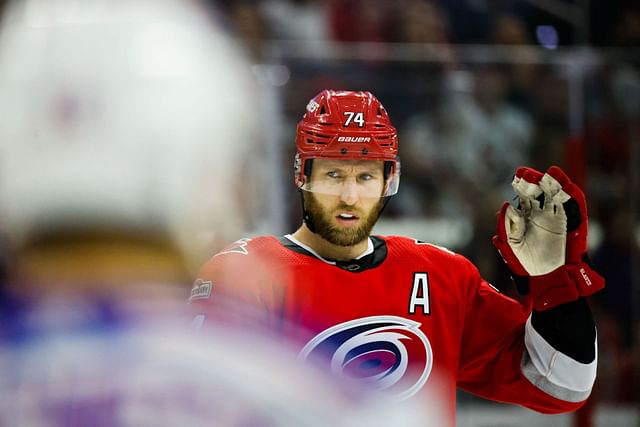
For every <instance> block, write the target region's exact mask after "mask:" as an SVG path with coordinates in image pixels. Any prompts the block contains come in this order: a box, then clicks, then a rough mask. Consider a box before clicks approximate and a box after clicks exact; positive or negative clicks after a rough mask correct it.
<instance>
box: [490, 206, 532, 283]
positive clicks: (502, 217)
mask: <svg viewBox="0 0 640 427" xmlns="http://www.w3.org/2000/svg"><path fill="white" fill-rule="evenodd" d="M524 224H525V219H524V217H523V216H522V213H521V212H520V211H518V210H516V209H514V208H513V206H511V205H510V204H509V203H508V202H504V203H503V205H502V207H501V208H500V211H499V212H498V224H497V227H496V235H495V236H493V239H492V241H493V245H494V246H495V247H496V249H498V252H499V253H500V255H501V256H502V259H503V260H504V261H505V263H507V265H508V266H509V269H511V271H513V272H514V273H515V274H518V275H523V276H525V275H528V274H529V273H528V272H527V270H526V269H525V268H524V266H523V265H522V264H521V263H520V260H519V259H518V256H517V255H516V254H515V252H514V247H516V246H518V245H519V244H521V242H522V239H523V238H524ZM512 233H514V234H513V235H512ZM518 239H519V242H514V240H518Z"/></svg>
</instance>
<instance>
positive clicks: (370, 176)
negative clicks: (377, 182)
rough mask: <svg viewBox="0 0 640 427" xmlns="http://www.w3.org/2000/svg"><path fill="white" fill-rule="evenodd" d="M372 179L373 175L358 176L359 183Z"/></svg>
mask: <svg viewBox="0 0 640 427" xmlns="http://www.w3.org/2000/svg"><path fill="white" fill-rule="evenodd" d="M372 179H373V175H369V174H368V173H363V174H362V175H360V180H361V181H371V180H372Z"/></svg>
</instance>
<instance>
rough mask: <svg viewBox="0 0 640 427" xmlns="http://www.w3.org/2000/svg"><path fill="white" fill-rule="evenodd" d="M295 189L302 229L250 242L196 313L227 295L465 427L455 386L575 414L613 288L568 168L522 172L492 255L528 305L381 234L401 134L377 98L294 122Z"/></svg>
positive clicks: (204, 290) (214, 274) (339, 363)
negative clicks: (602, 292)
mask: <svg viewBox="0 0 640 427" xmlns="http://www.w3.org/2000/svg"><path fill="white" fill-rule="evenodd" d="M296 148H297V153H296V157H295V166H294V180H295V184H296V185H297V187H298V188H299V190H300V194H301V197H302V203H303V215H304V218H303V224H302V225H301V226H300V228H298V230H296V231H295V232H294V233H292V234H287V235H285V236H282V237H275V236H263V237H255V238H250V239H242V240H239V241H237V242H236V243H235V244H233V245H231V246H229V247H228V248H226V249H225V250H223V251H222V252H220V253H218V254H216V255H215V256H213V257H212V258H211V259H210V261H209V262H208V263H206V264H205V265H204V266H203V268H202V269H201V272H200V276H199V278H198V279H197V280H196V282H195V284H194V288H193V291H192V296H191V300H192V302H194V303H195V305H197V306H198V307H199V309H200V315H199V318H200V320H201V321H205V319H206V316H208V315H211V312H215V306H216V300H217V298H223V297H224V296H228V295H233V296H235V297H236V298H239V299H240V300H242V301H245V302H249V303H252V304H254V305H255V306H257V307H260V308H261V309H262V310H263V311H262V312H263V316H264V317H263V318H262V319H261V320H262V321H263V322H265V323H266V324H267V325H269V327H271V328H274V329H276V330H280V331H282V333H288V331H289V330H290V328H289V326H290V325H291V324H294V325H299V326H302V327H303V328H304V329H303V332H299V330H298V329H295V330H296V334H295V335H296V336H295V337H294V338H293V339H294V340H295V341H296V342H297V345H298V346H299V357H300V358H302V359H305V360H309V361H312V362H314V363H317V364H319V365H320V366H322V367H324V368H325V369H327V370H328V371H331V372H333V373H335V374H337V375H341V376H344V377H347V378H350V379H352V380H354V381H360V382H364V383H366V384H367V385H368V386H369V387H374V388H378V389H381V390H384V391H385V393H387V395H388V396H391V397H393V398H398V399H406V398H412V399H424V400H422V401H424V402H428V401H429V400H431V399H433V398H434V397H440V398H441V402H446V409H445V411H446V413H447V414H448V417H447V418H448V419H449V422H451V423H454V421H453V420H455V399H456V388H461V389H464V390H466V391H468V392H471V393H473V394H476V395H478V396H481V397H484V398H487V399H491V400H495V401H499V402H508V403H514V404H519V405H523V406H525V407H527V408H530V409H533V410H536V411H539V412H543V413H560V412H567V411H573V410H575V409H577V408H579V407H580V406H581V405H582V404H583V403H584V402H585V400H586V399H587V398H588V396H589V394H590V392H591V389H592V386H593V383H594V380H595V375H596V364H597V346H596V330H595V325H594V321H593V318H592V315H591V312H590V309H589V306H588V304H587V302H586V300H585V298H584V297H585V296H587V295H590V294H592V293H594V292H596V291H597V290H599V289H601V288H602V287H603V286H604V282H603V280H602V279H601V277H600V276H598V275H597V273H595V272H594V271H593V270H592V269H591V268H590V267H589V264H588V262H587V259H586V241H587V210H586V203H585V198H584V195H583V193H582V191H581V190H580V189H579V188H578V187H577V186H576V185H575V184H573V183H572V182H571V181H570V180H569V178H568V177H567V176H566V175H565V174H564V173H563V172H562V170H560V169H559V168H558V167H555V166H554V167H551V168H549V170H548V171H547V172H546V173H541V172H538V171H536V170H533V169H530V168H524V167H523V168H520V169H518V170H517V171H516V173H515V178H514V180H513V188H514V190H515V191H516V194H517V195H518V198H519V202H518V204H517V206H510V205H509V204H508V203H505V204H504V206H503V207H502V209H501V210H500V213H499V215H498V226H497V234H496V236H495V237H494V240H493V241H494V244H495V246H496V247H497V249H498V250H499V252H500V254H501V255H502V257H503V259H504V260H505V262H506V263H507V265H508V266H509V267H510V269H511V270H512V272H513V275H514V278H516V279H517V283H518V286H519V289H520V290H521V291H522V292H523V293H525V294H527V295H528V297H527V298H528V299H527V303H526V304H524V305H521V304H520V303H519V302H516V301H515V300H512V299H510V298H508V297H506V296H505V295H503V294H501V293H500V292H498V291H497V290H496V289H495V288H494V287H493V286H491V284H489V283H488V282H487V281H485V280H484V279H483V278H482V277H481V276H480V274H479V272H478V270H477V269H476V268H475V267H474V266H473V265H472V264H471V262H469V261H468V260H467V259H465V258H464V257H463V256H461V255H459V254H456V253H454V252H452V251H450V250H448V249H446V248H442V247H438V246H435V245H432V244H429V243H426V242H422V241H418V240H415V239H411V238H406V237H396V236H374V235H371V234H370V233H371V230H372V227H373V226H374V224H375V223H376V221H377V220H378V217H379V215H380V213H381V211H382V210H383V208H384V206H385V204H386V202H387V201H388V200H389V197H391V196H392V195H394V194H395V193H396V192H397V190H398V184H399V178H400V161H399V158H398V139H397V133H396V129H395V128H394V127H393V125H392V123H391V121H390V118H389V115H388V114H387V111H385V109H384V107H383V106H382V104H381V103H380V102H379V101H378V100H377V99H376V98H375V97H374V96H373V95H372V94H371V93H369V92H350V91H333V90H325V91H323V92H321V93H320V94H318V95H317V96H316V97H314V98H313V99H312V100H311V101H310V102H309V103H308V105H307V107H306V112H305V114H304V116H303V118H302V120H301V121H300V122H299V124H298V128H297V136H296Z"/></svg>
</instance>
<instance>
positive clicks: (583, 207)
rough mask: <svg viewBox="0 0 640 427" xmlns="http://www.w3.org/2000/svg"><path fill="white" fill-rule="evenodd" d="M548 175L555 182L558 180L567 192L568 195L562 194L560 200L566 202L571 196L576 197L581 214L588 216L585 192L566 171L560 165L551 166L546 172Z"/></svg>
mask: <svg viewBox="0 0 640 427" xmlns="http://www.w3.org/2000/svg"><path fill="white" fill-rule="evenodd" d="M546 175H547V176H549V177H550V178H552V179H553V180H554V181H555V182H557V183H558V184H559V185H560V187H561V188H562V191H563V192H564V193H565V194H566V196H564V195H561V197H560V198H559V200H558V201H559V202H561V203H564V202H566V201H567V200H569V198H572V199H574V200H575V201H576V202H577V203H578V207H579V209H580V214H581V215H582V217H583V218H586V217H587V202H586V198H585V195H584V192H583V191H582V190H581V189H580V187H578V186H577V185H576V184H574V183H573V182H572V181H571V180H570V179H569V177H568V176H567V175H566V174H565V173H564V171H563V170H562V169H560V168H559V167H558V166H551V167H550V168H549V169H548V170H547V173H546Z"/></svg>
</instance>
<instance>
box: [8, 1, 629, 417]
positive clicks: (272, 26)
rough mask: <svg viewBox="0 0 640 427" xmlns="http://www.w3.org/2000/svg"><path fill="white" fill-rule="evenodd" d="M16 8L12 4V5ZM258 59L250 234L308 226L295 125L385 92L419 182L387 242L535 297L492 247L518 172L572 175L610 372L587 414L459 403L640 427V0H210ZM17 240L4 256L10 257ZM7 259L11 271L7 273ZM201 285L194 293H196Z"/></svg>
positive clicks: (476, 409) (482, 411)
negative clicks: (354, 98) (410, 241)
mask: <svg viewBox="0 0 640 427" xmlns="http://www.w3.org/2000/svg"><path fill="white" fill-rule="evenodd" d="M2 3H3V2H0V5H1V4H2ZM210 5H211V11H212V14H215V15H216V16H217V19H219V20H220V22H221V23H222V24H223V25H224V26H225V27H226V28H227V29H228V30H229V31H230V32H231V33H232V34H233V35H234V37H235V38H237V39H238V40H240V41H241V43H242V45H243V46H244V48H245V49H246V50H247V53H248V54H249V55H250V57H251V59H252V64H253V65H252V71H253V76H254V77H255V80H256V83H258V85H257V88H258V89H257V92H256V93H255V109H256V112H257V113H258V115H259V117H260V121H261V123H262V126H261V132H259V133H258V134H256V135H255V138H256V140H258V141H259V142H260V147H261V151H260V152H256V153H254V154H255V156H253V157H251V158H249V159H248V163H249V164H247V166H246V168H247V175H246V180H245V181H244V182H242V183H241V184H242V185H243V186H244V187H246V188H245V190H250V191H246V192H244V193H243V194H245V198H246V200H244V203H246V204H247V206H249V207H251V208H253V209H247V211H250V212H256V214H255V215H254V217H253V218H252V219H251V220H250V221H249V223H247V224H246V227H245V228H246V234H247V235H252V234H262V233H268V234H283V233H286V232H289V231H291V230H293V229H294V228H295V227H297V226H298V225H299V223H300V218H301V216H300V211H299V209H300V207H299V197H298V196H297V194H296V190H295V188H294V186H293V183H292V164H293V152H294V151H293V150H294V144H293V140H294V134H295V124H296V123H297V121H298V120H299V119H300V117H301V114H302V112H303V111H304V107H305V105H306V102H307V100H308V99H310V98H311V97H312V96H314V95H315V94H316V93H318V92H319V91H320V90H322V89H324V88H333V89H350V90H369V91H371V92H373V93H374V94H375V95H376V96H377V97H378V98H379V99H380V100H381V101H382V103H383V104H384V105H385V107H386V108H387V110H388V111H389V114H390V115H391V117H392V120H393V121H394V123H395V124H396V126H397V127H398V130H399V135H400V147H401V148H400V150H401V153H400V154H401V160H402V178H401V183H402V185H401V186H400V191H399V193H398V194H397V195H396V196H395V197H394V198H393V200H392V201H391V203H390V204H389V206H388V207H387V210H386V211H385V214H384V217H383V220H381V221H380V223H379V224H378V225H377V226H376V230H375V231H376V232H377V233H380V234H401V235H408V236H412V237H416V238H420V239H424V240H427V241H430V242H433V243H436V244H441V245H444V246H447V247H449V248H451V249H452V250H455V251H457V252H459V253H462V254H464V255H465V256H467V257H469V258H470V259H471V260H472V261H473V262H474V263H475V264H476V265H477V266H478V267H479V269H480V271H481V273H482V274H483V276H484V277H486V278H487V279H488V280H490V281H491V282H492V283H493V284H494V285H495V286H496V287H498V288H499V289H500V290H502V291H503V292H504V293H507V294H509V295H512V296H513V297H515V298H517V295H516V294H515V291H514V289H513V287H512V285H511V284H510V281H509V277H508V274H507V271H506V270H505V268H504V266H503V264H502V261H501V260H500V259H499V257H498V255H497V254H496V251H495V250H494V248H493V246H492V245H491V236H492V234H493V232H494V229H495V212H496V211H497V209H498V207H499V206H500V204H501V201H502V200H504V199H510V198H511V197H512V195H511V191H510V185H509V183H510V181H511V175H512V173H513V170H514V168H515V167H517V166H518V165H522V164H526V165H530V166H533V167H536V168H539V169H546V167H547V166H549V165H551V164H558V165H560V166H562V167H563V168H565V170H567V171H568V173H569V175H570V176H571V178H572V179H574V180H575V181H576V182H578V183H579V184H581V185H582V186H583V188H584V189H585V191H586V193H587V197H588V201H589V208H590V225H591V231H590V247H591V256H592V258H593V260H594V262H595V264H596V266H597V268H598V270H599V271H600V272H601V273H602V274H603V275H604V276H605V278H606V280H607V282H608V283H607V288H606V289H605V290H604V291H603V292H601V293H599V294H598V295H596V296H595V297H594V298H592V299H591V303H592V307H593V309H594V311H595V315H596V321H597V325H598V337H599V352H600V353H599V372H598V379H597V382H596V387H595V389H594V392H593V395H592V397H591V398H590V400H589V402H588V404H587V405H586V406H585V407H584V408H583V409H582V410H580V411H579V412H578V413H577V414H565V415H557V416H543V415H539V414H536V413H533V412H530V411H528V410H525V409H521V408H516V407H511V406H505V405H499V404H495V403H490V402H486V401H481V400H478V399H476V398H474V397H472V396H469V395H466V394H462V393H461V394H460V396H459V400H458V401H459V410H458V425H460V426H469V427H481V426H505V427H506V426H516V425H517V426H520V425H526V426H558V427H564V426H579V427H586V426H607V427H616V426H621V427H625V426H638V425H640V410H639V409H638V407H639V406H640V405H639V403H640V363H638V362H639V361H640V170H639V168H638V166H640V48H639V42H640V6H639V5H638V4H636V3H634V2H633V1H631V0H628V1H624V0H614V1H607V2H597V1H589V0H576V1H562V0H516V1H508V0H494V1H481V0H480V1H478V0H439V1H438V0H432V1H431V0H399V1H391V0H327V1H322V0H263V1H257V0H256V1H246V0H245V1H243V0H238V1H233V0H226V1H222V0H221V1H214V0H210ZM7 248H8V245H7V244H2V243H0V257H1V258H2V260H5V259H6V257H7V256H8V254H7ZM4 264H5V263H4V262H2V265H4ZM187 293H188V289H186V290H185V295H186V294H187Z"/></svg>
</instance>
